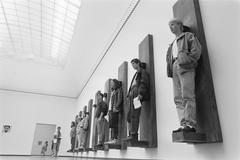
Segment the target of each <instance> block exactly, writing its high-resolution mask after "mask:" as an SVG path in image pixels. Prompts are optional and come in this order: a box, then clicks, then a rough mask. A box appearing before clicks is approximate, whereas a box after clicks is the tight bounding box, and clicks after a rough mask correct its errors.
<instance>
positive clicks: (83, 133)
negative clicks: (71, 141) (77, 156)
mask: <svg viewBox="0 0 240 160" xmlns="http://www.w3.org/2000/svg"><path fill="white" fill-rule="evenodd" d="M86 135H87V132H86V131H85V130H84V129H83V128H81V129H80V146H81V147H85V143H86Z"/></svg>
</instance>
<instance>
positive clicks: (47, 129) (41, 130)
mask: <svg viewBox="0 0 240 160" xmlns="http://www.w3.org/2000/svg"><path fill="white" fill-rule="evenodd" d="M55 131H56V125H55V124H43V123H37V124H36V128H35V133H34V138H33V144H32V152H31V155H41V151H42V146H43V145H44V144H45V142H46V141H47V142H48V147H47V150H46V152H45V155H51V145H52V139H53V134H54V132H55Z"/></svg>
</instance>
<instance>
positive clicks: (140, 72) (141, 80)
mask: <svg viewBox="0 0 240 160" xmlns="http://www.w3.org/2000/svg"><path fill="white" fill-rule="evenodd" d="M131 64H132V67H133V69H135V70H136V71H137V72H136V73H135V75H134V76H133V79H132V82H131V85H130V88H129V91H128V95H127V96H128V98H129V104H130V107H129V112H128V117H127V121H128V123H129V137H128V139H129V140H134V141H137V140H138V128H139V118H140V114H141V106H140V107H136V106H134V101H136V100H137V101H140V103H141V104H142V103H143V102H144V101H148V100H149V99H150V92H149V83H150V82H149V75H148V73H147V72H146V70H145V67H146V65H145V63H142V62H141V61H140V60H139V59H136V58H135V59H133V60H132V61H131Z"/></svg>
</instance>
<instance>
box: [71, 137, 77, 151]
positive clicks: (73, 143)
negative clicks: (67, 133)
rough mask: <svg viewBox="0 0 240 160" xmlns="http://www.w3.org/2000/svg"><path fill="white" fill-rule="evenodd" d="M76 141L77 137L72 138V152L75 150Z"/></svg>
mask: <svg viewBox="0 0 240 160" xmlns="http://www.w3.org/2000/svg"><path fill="white" fill-rule="evenodd" d="M75 140H76V137H71V150H74V149H75Z"/></svg>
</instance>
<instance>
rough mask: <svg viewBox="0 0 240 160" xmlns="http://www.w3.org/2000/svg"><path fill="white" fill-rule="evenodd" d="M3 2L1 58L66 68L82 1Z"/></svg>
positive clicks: (0, 28) (0, 10)
mask: <svg viewBox="0 0 240 160" xmlns="http://www.w3.org/2000/svg"><path fill="white" fill-rule="evenodd" d="M0 2H1V3H0V57H11V58H13V59H21V60H31V61H34V62H42V63H46V64H50V65H56V66H64V65H65V63H66V59H67V56H68V51H69V46H70V43H71V40H72V36H73V31H74V28H75V25H76V21H77V17H78V13H79V9H80V6H81V0H0Z"/></svg>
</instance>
